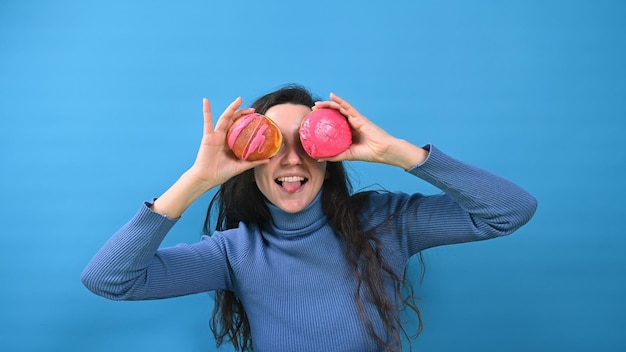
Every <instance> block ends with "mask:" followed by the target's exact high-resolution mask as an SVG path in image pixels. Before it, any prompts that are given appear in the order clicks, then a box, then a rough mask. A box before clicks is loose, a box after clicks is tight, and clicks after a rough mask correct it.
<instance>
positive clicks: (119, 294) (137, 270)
mask: <svg viewBox="0 0 626 352" xmlns="http://www.w3.org/2000/svg"><path fill="white" fill-rule="evenodd" d="M175 223H176V221H175V220H170V219H168V218H167V217H165V216H162V215H160V214H157V213H155V212H153V211H152V210H151V209H150V208H149V207H148V205H147V204H145V205H143V206H142V207H141V209H140V210H139V211H138V212H137V214H136V215H135V216H134V217H133V218H132V219H131V220H130V221H129V222H128V223H126V225H124V226H123V227H122V228H121V229H119V230H118V231H117V232H116V233H115V234H114V235H113V237H111V238H110V239H109V240H108V241H107V242H106V243H105V244H104V246H103V247H102V248H101V249H100V250H99V251H98V252H97V253H96V255H95V256H94V257H93V259H92V260H91V261H90V262H89V263H88V265H87V267H86V268H85V269H84V270H83V273H82V276H81V280H82V282H83V284H84V285H85V286H86V287H87V288H88V289H89V290H90V291H92V292H94V293H95V294H97V295H100V296H102V297H105V298H108V299H112V300H148V299H159V298H169V297H176V296H182V295H187V294H193V293H198V292H205V291H210V290H214V289H228V288H229V287H230V268H229V265H228V262H227V259H226V254H225V250H224V247H223V242H222V241H221V240H220V239H221V236H211V237H208V236H203V237H202V240H201V241H199V242H198V243H195V244H180V245H177V246H174V247H169V248H163V249H159V246H160V244H161V242H162V241H163V239H164V238H165V235H166V234H167V233H168V232H169V230H170V229H171V228H172V227H173V226H174V224H175Z"/></svg>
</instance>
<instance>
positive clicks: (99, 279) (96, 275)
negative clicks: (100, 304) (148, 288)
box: [80, 267, 130, 301]
mask: <svg viewBox="0 0 626 352" xmlns="http://www.w3.org/2000/svg"><path fill="white" fill-rule="evenodd" d="M106 278H107V275H106V274H104V273H100V272H98V271H94V270H91V269H90V268H89V267H87V268H86V269H85V270H84V271H83V272H82V274H81V276H80V281H81V282H82V283H83V285H84V286H85V287H86V288H87V289H88V290H89V291H91V292H92V293H94V294H96V295H98V296H100V297H104V298H106V299H110V300H112V301H124V300H129V299H130V298H129V296H128V292H129V289H128V287H126V285H123V284H122V283H120V282H116V281H115V280H111V279H106Z"/></svg>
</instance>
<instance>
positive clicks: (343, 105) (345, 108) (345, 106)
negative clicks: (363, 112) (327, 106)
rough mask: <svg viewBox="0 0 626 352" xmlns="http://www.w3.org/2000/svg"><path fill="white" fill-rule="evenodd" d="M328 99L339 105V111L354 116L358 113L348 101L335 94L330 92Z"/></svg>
mask: <svg viewBox="0 0 626 352" xmlns="http://www.w3.org/2000/svg"><path fill="white" fill-rule="evenodd" d="M330 99H331V100H332V101H333V102H335V103H337V104H338V105H339V107H340V109H339V111H341V113H342V114H344V115H346V116H348V117H354V116H358V115H360V113H359V112H358V111H357V109H355V108H354V107H353V106H352V105H351V104H350V103H348V102H347V101H345V100H344V99H342V98H341V97H340V96H338V95H337V94H335V93H330Z"/></svg>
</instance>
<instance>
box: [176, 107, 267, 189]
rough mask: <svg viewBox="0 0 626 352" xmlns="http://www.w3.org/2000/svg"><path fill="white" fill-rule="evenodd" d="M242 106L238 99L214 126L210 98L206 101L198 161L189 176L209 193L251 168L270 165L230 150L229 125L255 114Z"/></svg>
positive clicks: (265, 161)
mask: <svg viewBox="0 0 626 352" xmlns="http://www.w3.org/2000/svg"><path fill="white" fill-rule="evenodd" d="M241 103H242V99H241V98H237V99H235V101H233V102H232V103H231V104H230V105H229V106H228V107H227V108H226V110H224V112H223V113H222V115H221V116H220V118H219V119H218V121H217V123H216V124H215V127H214V126H213V116H212V113H211V104H210V102H209V100H208V99H203V113H204V132H203V135H202V141H201V142H200V149H199V150H198V155H197V156H196V161H195V162H194V164H193V166H192V167H191V168H190V169H189V171H188V173H190V174H191V175H194V176H195V177H196V178H197V180H198V182H200V183H203V184H205V185H206V186H205V187H206V190H209V189H211V188H213V187H215V186H219V185H221V184H222V183H224V182H226V181H228V179H230V178H231V177H233V176H235V175H238V174H240V173H242V172H244V171H246V170H248V169H251V168H253V167H255V166H257V165H261V164H265V163H267V162H268V160H259V161H255V162H251V161H245V160H241V159H239V158H237V157H236V156H235V154H233V152H232V151H231V150H230V148H229V147H228V143H227V140H226V134H227V132H228V129H229V128H230V126H231V125H232V124H233V122H234V121H235V120H236V119H238V118H239V117H241V116H243V115H247V114H251V113H253V112H254V109H252V108H244V109H239V108H240V107H241Z"/></svg>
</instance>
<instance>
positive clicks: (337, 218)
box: [204, 85, 423, 351]
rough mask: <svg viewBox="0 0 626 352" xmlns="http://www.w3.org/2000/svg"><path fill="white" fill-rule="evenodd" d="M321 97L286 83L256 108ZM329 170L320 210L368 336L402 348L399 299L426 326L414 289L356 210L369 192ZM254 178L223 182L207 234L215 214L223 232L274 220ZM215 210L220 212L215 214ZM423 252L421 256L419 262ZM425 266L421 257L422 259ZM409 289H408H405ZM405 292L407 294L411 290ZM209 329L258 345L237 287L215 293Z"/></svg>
mask: <svg viewBox="0 0 626 352" xmlns="http://www.w3.org/2000/svg"><path fill="white" fill-rule="evenodd" d="M316 100H318V99H316V97H314V96H313V95H312V94H311V93H310V92H309V91H308V90H307V89H306V88H304V87H302V86H298V85H288V86H285V87H282V88H280V89H278V90H277V91H274V92H272V93H269V94H266V95H264V96H262V97H261V98H259V99H258V100H257V101H256V102H255V103H254V104H252V107H253V108H255V110H256V112H258V113H261V114H264V113H265V112H266V111H267V110H268V109H269V108H271V107H272V106H274V105H279V104H284V103H291V104H297V105H305V106H308V107H312V106H313V105H314V102H315V101H316ZM326 168H327V173H328V176H329V177H326V179H325V180H324V184H323V186H322V187H323V189H324V192H322V209H323V211H324V214H325V215H326V217H327V219H328V221H329V223H330V224H331V226H332V227H333V228H334V229H335V230H336V231H337V232H338V233H339V235H340V236H341V238H342V240H343V243H344V244H345V255H346V258H347V260H348V261H349V263H350V264H351V266H352V270H353V274H354V276H355V277H356V279H357V289H356V292H355V293H354V297H355V301H356V305H357V308H358V311H359V315H360V317H361V320H362V321H363V323H364V324H365V326H366V327H367V329H368V331H369V333H370V335H371V336H372V337H373V338H374V339H375V340H376V341H377V343H378V344H379V345H380V346H381V348H384V349H385V350H386V351H395V350H398V349H400V348H401V346H402V344H401V336H402V334H404V335H405V336H407V337H409V335H408V334H407V332H406V331H405V329H404V328H403V326H402V321H401V319H400V313H401V311H400V308H401V307H398V306H397V305H396V302H397V301H396V300H395V299H396V298H399V299H400V300H401V303H402V306H403V307H405V308H406V307H408V308H410V309H411V310H413V311H414V312H415V313H416V315H417V318H418V320H419V326H418V329H417V331H416V332H415V334H413V336H411V337H414V336H417V335H419V333H420V332H421V330H422V317H421V314H420V311H419V309H418V308H417V305H416V304H415V296H414V295H413V289H412V287H411V285H410V283H408V282H407V281H406V279H405V277H406V275H403V276H402V277H400V276H399V275H398V274H396V273H394V271H393V270H392V269H391V267H390V266H389V265H388V264H387V263H385V261H384V259H383V257H382V254H381V252H382V248H381V243H380V240H379V239H378V238H377V237H376V236H375V231H376V229H370V230H368V231H364V230H363V229H362V227H361V225H360V223H359V219H358V214H359V210H360V209H361V207H362V206H363V204H364V202H365V200H366V199H367V192H359V193H356V194H353V193H352V192H353V189H352V184H351V182H350V179H349V177H348V175H347V172H346V169H345V167H344V165H343V163H342V162H328V163H327V167H326ZM253 181H254V171H253V170H248V171H246V172H244V173H242V174H239V175H237V176H235V177H233V178H231V179H230V180H228V181H227V182H225V183H224V184H222V185H221V186H220V188H219V190H218V191H217V193H216V194H215V196H214V197H213V199H212V200H211V202H210V204H209V207H208V210H207V215H206V219H205V222H204V233H205V234H207V235H210V234H211V233H212V229H211V219H214V220H215V221H216V223H215V230H217V231H223V230H227V229H231V228H235V227H237V226H238V224H239V222H240V221H243V222H244V223H265V222H268V221H270V213H269V209H268V208H267V205H266V204H265V201H264V196H263V195H262V193H261V191H260V190H259V189H258V188H257V186H256V183H255V182H253ZM215 211H217V217H216V218H215ZM421 259H422V258H421V256H420V261H421ZM422 265H423V262H422ZM387 280H391V281H392V282H393V283H394V288H395V292H387V290H386V289H385V287H386V286H385V285H384V282H385V281H387ZM403 288H408V289H409V290H408V291H406V290H403ZM407 292H409V294H408V295H407ZM364 298H365V299H368V300H371V303H373V304H374V305H375V306H376V307H377V308H378V313H379V315H380V317H381V318H382V321H383V323H384V326H385V328H386V333H387V336H389V337H390V338H391V341H388V339H386V338H385V337H384V336H379V335H378V334H376V332H375V330H374V325H373V323H372V320H371V318H370V317H369V316H368V315H367V314H366V313H365V308H364V302H363V299H364ZM210 326H211V330H212V331H213V334H214V335H215V339H216V342H217V345H218V346H221V345H222V344H223V343H224V342H231V343H232V344H233V346H234V347H235V349H236V350H240V351H252V350H253V349H254V347H253V344H254V341H252V337H251V332H250V324H249V322H248V317H247V315H246V311H245V309H244V307H243V305H242V303H241V301H240V300H239V298H238V297H237V296H236V295H235V293H234V292H232V291H229V290H218V291H216V292H215V307H214V310H213V314H212V317H211V323H210ZM409 340H410V339H409Z"/></svg>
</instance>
